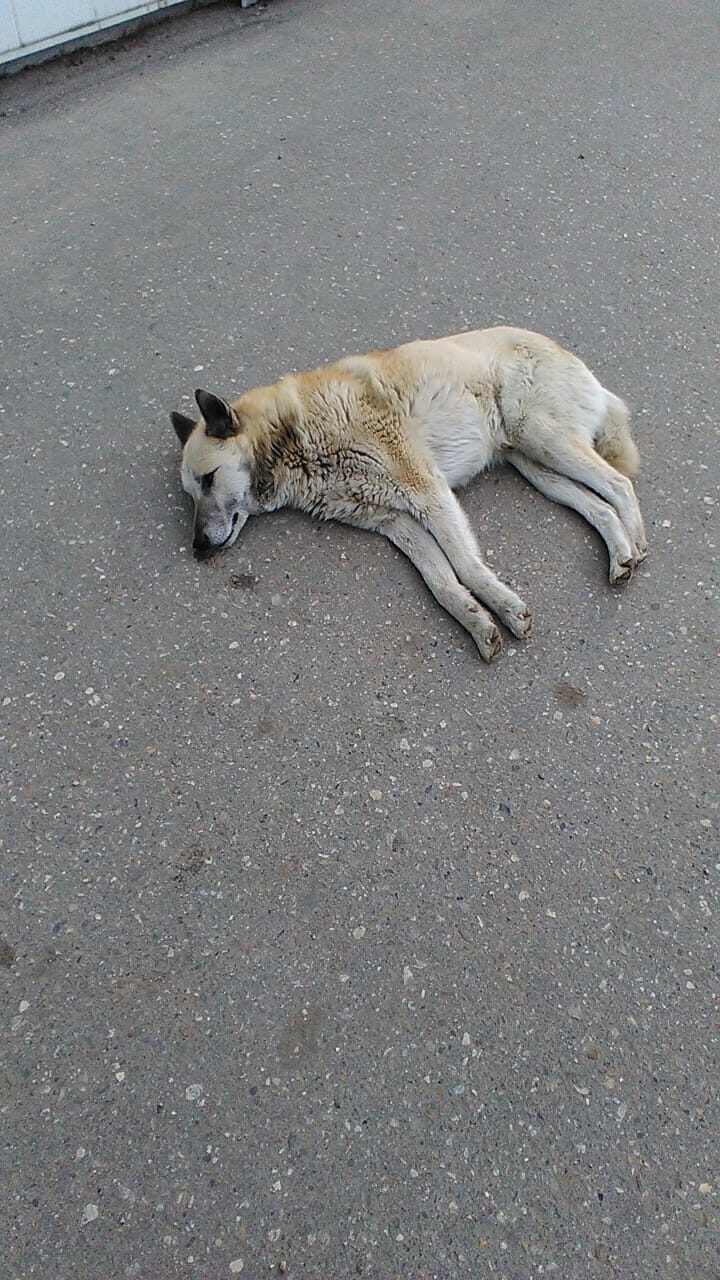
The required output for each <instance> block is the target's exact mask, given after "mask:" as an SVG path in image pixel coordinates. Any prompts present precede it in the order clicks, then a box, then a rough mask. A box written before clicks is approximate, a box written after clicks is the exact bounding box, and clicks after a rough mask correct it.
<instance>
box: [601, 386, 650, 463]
mask: <svg viewBox="0 0 720 1280" xmlns="http://www.w3.org/2000/svg"><path fill="white" fill-rule="evenodd" d="M605 394H606V396H607V410H606V413H605V420H604V422H603V423H602V426H601V427H600V430H599V431H598V434H597V439H596V440H595V448H596V449H597V451H598V453H599V454H600V457H601V458H604V459H605V461H606V462H609V463H610V466H611V467H615V469H616V470H617V471H621V472H622V474H623V475H624V476H630V477H631V478H632V476H634V475H635V474H636V472H637V469H638V467H639V466H640V454H639V452H638V448H637V445H636V444H635V441H634V440H633V438H632V436H631V435H630V412H629V410H628V407H627V405H626V404H624V403H623V401H622V400H621V399H620V397H619V396H614V395H613V394H612V392H610V391H607V392H606V393H605Z"/></svg>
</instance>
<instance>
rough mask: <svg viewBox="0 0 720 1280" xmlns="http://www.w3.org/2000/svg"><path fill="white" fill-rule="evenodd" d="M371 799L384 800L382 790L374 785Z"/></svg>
mask: <svg viewBox="0 0 720 1280" xmlns="http://www.w3.org/2000/svg"><path fill="white" fill-rule="evenodd" d="M370 799H371V800H382V791H378V790H377V788H376V787H373V788H372V789H371V791H370Z"/></svg>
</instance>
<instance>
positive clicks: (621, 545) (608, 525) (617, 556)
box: [505, 449, 637, 583]
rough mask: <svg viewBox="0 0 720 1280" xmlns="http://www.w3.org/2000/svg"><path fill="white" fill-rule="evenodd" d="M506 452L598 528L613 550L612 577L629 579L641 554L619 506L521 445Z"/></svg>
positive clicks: (545, 489)
mask: <svg viewBox="0 0 720 1280" xmlns="http://www.w3.org/2000/svg"><path fill="white" fill-rule="evenodd" d="M505 456H506V458H507V460H508V462H509V463H511V465H512V466H513V467H514V468H515V470H516V471H519V472H520V475H521V476H524V477H525V479H526V480H529V482H530V484H532V485H534V486H535V488H536V489H539V490H540V493H542V494H544V495H545V497H546V498H550V499H552V501H553V502H559V503H561V504H562V505H563V506H564V507H571V508H572V510H573V511H577V512H578V514H579V515H581V516H583V517H584V518H585V520H587V522H588V524H591V525H592V526H593V528H594V529H597V531H598V533H599V534H600V536H601V538H603V540H604V542H605V544H606V546H607V549H608V551H609V553H610V581H611V582H613V583H618V582H627V580H628V579H629V578H630V576H631V574H632V572H633V569H634V568H635V565H636V564H637V557H636V555H635V552H634V550H633V548H632V546H631V544H630V540H629V538H628V536H627V533H626V532H625V528H624V526H623V525H622V524H621V522H620V518H619V516H618V514H617V512H616V511H615V508H614V507H611V506H610V503H609V502H605V501H604V499H603V498H598V496H597V494H595V493H591V492H590V490H589V489H586V488H585V487H584V486H582V485H579V484H576V482H575V481H574V480H568V478H567V476H561V475H559V474H558V472H557V471H550V470H548V468H547V467H543V466H540V464H539V463H537V462H533V461H532V459H530V458H528V457H526V456H525V454H522V453H520V452H519V450H517V449H508V450H507V452H506V455H505Z"/></svg>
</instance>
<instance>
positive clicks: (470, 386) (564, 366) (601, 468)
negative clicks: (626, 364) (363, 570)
mask: <svg viewBox="0 0 720 1280" xmlns="http://www.w3.org/2000/svg"><path fill="white" fill-rule="evenodd" d="M195 398H196V401H197V405H198V408H199V410H200V413H201V415H202V416H201V418H200V419H199V420H198V421H197V422H195V421H193V419H192V418H188V417H186V416H185V415H184V414H181V413H173V414H172V415H171V418H172V423H173V426H174V428H175V431H176V433H177V436H178V438H179V440H180V443H181V445H182V447H183V457H182V473H181V474H182V484H183V488H184V489H185V490H186V492H187V493H189V494H190V496H191V497H192V499H193V501H194V503H195V525H194V539H193V546H194V549H195V552H196V554H197V555H198V556H199V557H201V558H204V557H206V556H209V555H212V554H213V553H214V552H216V551H219V550H220V549H221V548H224V547H230V546H232V544H233V543H234V542H235V541H236V539H237V537H238V534H239V533H240V530H241V529H242V527H243V525H244V524H245V521H246V520H247V518H248V516H250V515H258V514H260V513H261V512H266V511H277V510H278V508H280V507H296V508H299V509H300V510H301V511H305V512H307V513H308V514H309V515H312V516H317V517H319V518H320V519H323V520H342V521H343V522H344V523H346V524H351V525H357V526H358V527H360V528H361V529H373V530H375V531H376V532H378V533H382V534H384V535H385V537H386V538H389V539H390V541H391V542H393V543H394V544H395V546H397V547H399V548H400V550H401V551H403V552H404V553H405V555H406V556H408V557H409V559H410V560H412V562H413V564H414V565H415V567H416V568H417V569H418V571H419V572H420V574H421V575H422V577H423V578H424V580H425V582H426V583H427V585H428V587H429V588H430V590H431V592H432V593H433V595H434V596H435V598H436V599H437V601H438V602H439V604H441V605H442V606H443V608H444V609H447V611H448V613H450V614H452V616H453V617H454V618H457V620H458V622H460V623H462V625H463V626H464V627H465V628H466V629H467V630H468V631H469V632H470V635H471V636H472V638H473V640H474V641H475V643H476V645H477V647H478V649H479V650H480V653H481V655H482V657H483V658H484V659H485V661H486V662H490V661H491V660H492V659H493V658H494V657H495V656H496V655H497V654H498V653H499V651H500V644H501V641H500V634H499V632H498V629H497V627H496V625H495V620H494V618H493V617H492V616H491V614H490V613H489V612H488V610H491V611H492V613H493V614H495V616H496V617H497V618H499V619H500V621H501V622H502V623H503V624H504V625H505V626H506V627H507V628H508V629H509V630H510V631H511V632H512V633H513V635H515V636H520V637H524V636H528V635H529V634H530V630H531V626H532V619H531V616H530V613H529V611H528V608H527V606H526V605H525V603H524V602H523V601H522V600H521V599H520V598H519V596H517V595H516V594H515V592H514V591H511V590H510V588H509V587H507V586H505V585H504V583H502V582H500V580H499V579H498V578H497V577H496V576H495V574H494V573H493V572H492V570H491V569H489V568H488V566H487V565H486V564H485V563H484V561H483V558H482V555H481V553H480V549H479V547H478V544H477V542H476V540H475V537H474V535H473V533H472V530H471V528H470V526H469V524H468V521H467V519H466V517H465V514H464V512H463V510H462V508H461V506H460V504H459V503H458V501H457V498H456V497H455V496H454V494H453V489H455V488H458V487H460V486H462V485H465V484H467V483H468V481H469V480H471V479H472V478H473V476H476V475H477V474H478V473H479V472H481V471H484V470H486V469H487V468H488V467H489V466H491V465H492V464H493V463H494V462H496V461H499V460H500V459H505V460H506V461H508V462H509V463H511V465H512V466H513V467H515V469H516V470H517V471H519V472H520V474H521V475H522V476H524V477H525V479H526V480H529V481H530V483H531V484H533V485H534V486H535V487H536V488H537V489H539V490H540V492H541V493H544V494H545V495H546V497H548V498H551V499H553V500H554V501H555V502H560V503H562V504H564V505H565V506H567V507H572V508H573V510H575V511H578V512H579V513H580V515H582V516H584V518H585V519H586V520H587V521H589V523H590V524H591V525H592V526H593V527H594V528H595V529H597V531H598V533H599V534H600V535H601V536H602V538H603V539H604V541H605V543H606V544H607V548H608V552H609V554H610V581H611V582H612V583H620V582H625V581H627V580H628V579H629V578H630V576H631V575H632V573H633V570H634V569H635V567H636V565H637V564H639V562H640V561H641V560H643V559H644V557H645V555H646V554H647V543H646V540H645V532H644V529H643V522H642V517H641V515H640V508H639V507H638V503H637V498H636V496H635V491H634V489H633V486H632V484H631V481H630V479H629V477H631V476H633V475H634V474H635V471H636V469H637V466H638V462H639V455H638V451H637V449H636V447H635V445H634V443H633V440H632V437H631V435H630V431H629V428H628V416H629V415H628V411H627V408H626V407H625V405H624V404H623V402H622V400H620V399H618V397H617V396H615V395H613V394H612V392H610V391H606V390H605V388H604V387H602V386H601V385H600V383H599V382H598V381H597V379H596V378H595V377H594V376H593V374H592V373H591V372H590V370H589V369H588V368H586V366H585V365H584V364H583V363H582V361H581V360H579V359H578V358H577V357H576V356H574V355H571V354H570V353H569V352H568V351H564V350H563V349H562V347H560V346H558V345H557V344H556V343H555V342H553V341H552V340H551V339H549V338H545V337H542V336H541V335H540V334H535V333H529V332H527V331H526V330H523V329H511V328H496V329H481V330H477V331H475V332H472V333H461V334H456V335H454V336H451V337H447V338H438V339H435V340H432V341H426V342H424V341H420V342H409V343H406V344H405V345H403V346H400V347H396V348H394V349H393V350H387V351H374V352H371V353H370V354H368V355H363V356H348V357H346V358H345V359H342V360H338V361H337V363H336V364H331V365H327V366H326V367H324V368H321V369H315V370H312V371H311V372H309V373H299V374H288V375H287V376H285V377H283V378H281V379H280V381H279V382H277V383H275V385H274V386H272V387H259V388H256V389H255V390H252V391H247V392H246V393H245V394H244V395H242V396H241V397H240V398H239V399H238V400H234V401H233V402H232V403H231V404H228V403H226V402H225V401H224V400H221V399H220V398H219V397H218V396H215V395H211V394H210V393H209V392H207V391H197V392H196V393H195ZM481 602H482V603H481ZM484 605H486V606H487V608H484V607H483V606H484Z"/></svg>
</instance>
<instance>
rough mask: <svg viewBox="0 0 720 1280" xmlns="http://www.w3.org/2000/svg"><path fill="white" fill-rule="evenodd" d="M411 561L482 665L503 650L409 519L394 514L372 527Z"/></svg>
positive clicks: (490, 624)
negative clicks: (459, 626)
mask: <svg viewBox="0 0 720 1280" xmlns="http://www.w3.org/2000/svg"><path fill="white" fill-rule="evenodd" d="M374 527H375V528H376V529H377V531H378V533H382V534H384V535H385V537H386V538H388V539H389V540H390V542H392V543H394V544H395V546H396V547H398V548H399V549H400V551H402V552H403V554H404V555H406V556H407V558H408V560H411V561H412V563H413V564H414V565H415V568H416V569H417V570H418V573H420V574H421V576H422V577H423V579H424V581H425V583H426V584H427V586H428V587H429V588H430V590H431V591H432V593H433V595H434V597H435V599H436V600H437V602H438V604H440V605H442V607H443V609H446V610H447V612H448V613H449V614H451V615H452V617H453V618H457V621H458V622H460V623H461V624H462V625H463V627H465V630H466V631H469V632H470V635H471V636H472V638H473V640H474V641H475V644H476V645H477V647H478V649H479V650H480V655H481V657H482V658H484V660H485V662H492V660H493V658H496V657H497V655H498V654H499V652H500V649H501V647H502V642H501V639H500V633H499V631H498V629H497V627H496V625H495V621H494V619H493V618H492V617H491V616H490V614H489V613H488V612H487V610H486V609H483V607H482V605H481V604H479V603H478V601H477V600H476V599H475V597H474V596H473V595H471V593H470V592H469V591H468V590H467V587H464V586H463V585H462V583H461V582H459V581H458V579H457V576H456V574H455V572H454V570H453V567H452V565H451V564H450V561H449V560H448V558H447V556H446V555H444V553H443V551H442V550H441V549H440V547H439V546H438V544H437V542H436V541H435V539H434V538H433V536H432V534H430V533H428V531H427V529H424V528H423V527H422V525H421V524H418V522H417V520H413V518H412V516H409V515H404V514H401V513H394V514H393V515H391V516H387V517H385V519H384V520H383V521H382V522H379V523H378V524H376V525H375V526H374Z"/></svg>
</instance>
